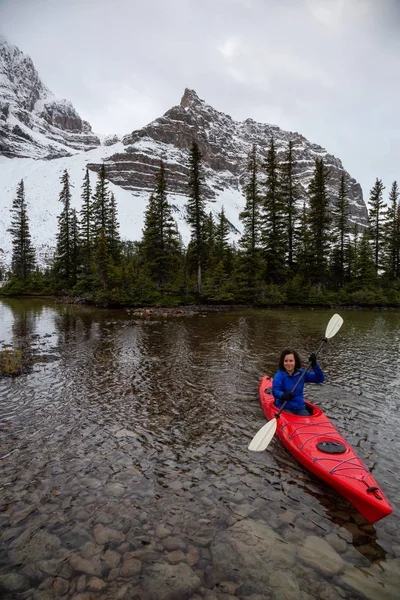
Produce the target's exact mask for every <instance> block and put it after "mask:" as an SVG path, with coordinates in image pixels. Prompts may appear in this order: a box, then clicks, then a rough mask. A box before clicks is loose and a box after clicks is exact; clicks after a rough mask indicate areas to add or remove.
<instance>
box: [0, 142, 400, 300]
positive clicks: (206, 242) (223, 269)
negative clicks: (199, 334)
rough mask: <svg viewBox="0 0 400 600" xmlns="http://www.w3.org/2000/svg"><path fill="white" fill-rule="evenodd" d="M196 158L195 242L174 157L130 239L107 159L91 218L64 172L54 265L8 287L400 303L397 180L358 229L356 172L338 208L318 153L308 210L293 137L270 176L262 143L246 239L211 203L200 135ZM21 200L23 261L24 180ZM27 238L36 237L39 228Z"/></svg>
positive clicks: (85, 200)
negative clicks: (235, 235) (187, 233)
mask: <svg viewBox="0 0 400 600" xmlns="http://www.w3.org/2000/svg"><path fill="white" fill-rule="evenodd" d="M189 167H190V178H189V190H190V197H189V201H188V207H187V208H188V211H187V219H188V222H189V224H190V228H191V238H190V242H189V245H188V248H187V249H184V248H183V246H182V241H181V239H180V236H179V233H178V231H177V227H176V224H175V221H174V219H173V216H172V208H171V206H170V204H169V202H168V199H167V189H166V176H165V167H164V164H163V163H161V164H160V170H159V172H158V173H157V177H156V182H155V188H154V192H153V194H152V195H151V197H150V199H149V203H148V206H147V209H146V214H145V224H144V229H143V237H142V239H141V240H139V241H136V242H130V241H121V239H120V236H119V225H118V220H117V203H116V201H115V198H114V196H113V194H112V193H109V191H108V189H107V181H106V176H105V169H104V166H103V167H102V168H101V170H100V173H99V175H98V182H97V185H96V190H95V194H94V196H92V194H91V189H90V182H89V175H88V172H87V173H86V175H85V179H84V182H83V186H82V196H81V197H82V209H81V211H80V216H81V222H79V220H78V215H77V213H76V211H75V210H74V209H72V207H71V190H70V185H69V177H68V173H67V172H64V174H63V177H62V191H61V193H60V200H61V202H62V205H63V210H62V212H61V214H60V217H59V232H58V237H57V253H56V257H55V264H54V268H52V269H47V270H45V271H43V272H41V271H40V270H39V269H36V270H35V269H34V263H29V261H28V264H29V265H30V266H29V269H30V271H29V274H27V271H26V272H25V277H24V276H23V275H16V274H14V276H13V277H12V279H11V280H10V282H8V283H7V284H6V285H4V286H3V287H2V288H1V292H2V293H3V294H4V295H15V294H26V293H29V294H58V295H60V294H69V295H72V296H79V297H80V299H81V300H86V301H88V302H93V303H95V304H98V305H101V306H121V305H131V306H132V305H135V306H146V305H157V306H176V305H179V304H186V303H193V302H199V301H200V302H207V303H215V304H227V303H229V304H231V303H252V304H256V305H259V306H281V305H284V304H288V305H305V306H307V305H308V306H314V305H318V306H332V305H346V304H347V305H348V304H351V305H356V306H388V305H390V306H395V307H399V306H400V273H399V270H400V258H399V254H400V209H399V201H398V199H399V191H398V186H397V183H396V182H394V183H393V185H392V188H391V191H390V194H389V202H390V204H389V207H388V208H387V210H386V211H385V210H384V206H383V201H382V199H381V195H382V194H381V193H382V190H383V185H382V182H381V181H380V180H377V183H376V185H375V187H374V189H373V190H372V192H371V198H373V200H374V202H373V206H372V209H371V215H372V217H373V219H372V220H371V223H370V227H369V228H368V229H367V230H366V231H361V232H359V231H358V228H357V227H356V226H355V227H354V229H353V230H352V231H351V232H350V231H349V225H348V223H349V200H348V191H347V182H346V180H345V177H344V176H342V177H341V178H340V182H339V184H338V189H337V200H336V202H335V204H334V206H333V207H332V213H330V210H329V205H328V196H327V189H326V184H327V180H328V175H329V173H328V170H327V169H326V168H325V167H324V164H323V161H322V160H317V161H316V165H315V171H314V173H313V177H312V180H311V182H310V186H309V191H308V193H309V208H308V209H307V205H306V202H304V203H303V209H302V210H301V211H299V212H298V211H297V206H298V204H299V199H300V195H299V194H300V192H299V190H298V188H297V183H296V179H295V176H294V174H295V172H296V164H295V161H294V159H293V148H292V145H291V144H289V148H288V152H287V153H286V154H285V155H282V161H281V162H280V161H279V157H278V153H277V152H276V149H275V145H274V141H273V140H271V142H270V145H269V147H268V154H267V158H266V161H265V164H264V168H265V179H264V181H260V177H259V172H258V164H257V157H256V149H255V148H253V149H252V151H251V152H250V155H249V161H248V167H247V174H246V185H245V193H246V202H245V207H244V210H243V211H242V213H241V214H240V220H241V222H242V224H243V235H242V238H241V239H240V242H239V250H237V249H236V247H235V245H234V244H232V242H231V241H230V232H231V229H232V225H231V224H230V222H229V221H228V219H227V218H226V215H225V211H224V209H223V208H222V209H221V211H220V212H219V214H217V215H215V213H214V215H215V216H213V213H211V212H210V213H209V214H208V215H207V214H206V212H205V200H204V197H203V192H202V181H203V174H202V165H201V154H200V151H199V148H198V146H197V145H196V144H195V143H194V144H193V146H192V149H191V151H190V162H189ZM260 189H261V190H262V192H263V193H262V194H261V193H260ZM12 210H13V221H12V227H11V228H10V230H9V231H10V232H11V233H12V235H13V243H14V245H15V247H14V255H15V256H14V261H13V266H14V268H16V267H17V265H18V264H20V263H19V262H18V261H17V260H16V258H18V256H19V255H18V253H17V252H16V250H18V251H19V248H20V247H22V246H20V245H19V244H20V241H21V236H20V235H19V233H20V232H21V231H22V232H26V231H28V234H29V228H27V216H26V206H25V203H24V189H23V182H21V184H20V186H19V188H18V194H17V198H16V200H15V201H14V204H13V209H12ZM21 224H22V225H23V227H22V226H21ZM377 230H378V231H379V236H378V242H377V237H376V232H377ZM25 239H28V241H29V240H30V238H29V235H28V236H26V237H25ZM17 242H18V243H17ZM377 243H378V258H377V254H376V248H377ZM28 256H29V253H28ZM377 265H378V267H379V268H378V270H377ZM2 275H3V276H4V274H2Z"/></svg>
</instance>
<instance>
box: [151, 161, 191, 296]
mask: <svg viewBox="0 0 400 600" xmlns="http://www.w3.org/2000/svg"><path fill="white" fill-rule="evenodd" d="M141 252H142V256H143V258H144V262H145V264H146V269H147V271H148V273H149V276H150V278H151V280H152V281H153V282H154V283H155V284H156V288H157V289H158V290H160V291H163V290H164V288H165V286H166V284H171V283H173V282H174V280H175V279H176V278H177V271H178V268H179V265H180V257H181V249H180V239H179V234H178V231H177V227H176V224H175V221H174V219H173V216H172V208H171V205H170V204H169V202H168V198H167V191H166V180H165V166H164V163H163V161H161V164H160V170H159V172H158V174H157V178H156V186H155V191H154V194H152V195H151V196H150V198H149V202H148V206H147V209H146V212H145V223H144V229H143V238H142V243H141Z"/></svg>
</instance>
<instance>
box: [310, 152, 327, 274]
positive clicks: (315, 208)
mask: <svg viewBox="0 0 400 600" xmlns="http://www.w3.org/2000/svg"><path fill="white" fill-rule="evenodd" d="M328 178H329V169H327V168H326V167H325V165H324V161H323V159H322V158H317V159H316V161H315V170H314V175H313V177H312V179H311V181H310V184H309V186H308V197H309V214H308V223H309V228H310V240H311V246H312V249H313V273H312V281H313V283H316V284H318V285H320V284H325V283H326V279H327V267H328V257H329V251H330V246H331V221H332V219H331V215H330V212H329V197H328V192H327V181H328Z"/></svg>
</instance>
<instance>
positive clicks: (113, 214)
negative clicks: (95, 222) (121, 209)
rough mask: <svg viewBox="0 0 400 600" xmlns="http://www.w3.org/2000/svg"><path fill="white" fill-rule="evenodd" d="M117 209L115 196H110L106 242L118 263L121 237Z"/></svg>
mask: <svg viewBox="0 0 400 600" xmlns="http://www.w3.org/2000/svg"><path fill="white" fill-rule="evenodd" d="M117 215H118V211H117V203H116V200H115V196H114V194H113V193H111V196H110V220H109V228H108V243H109V247H110V253H111V256H112V258H113V260H114V262H115V263H118V262H119V260H120V257H121V237H120V234H119V222H118V218H117Z"/></svg>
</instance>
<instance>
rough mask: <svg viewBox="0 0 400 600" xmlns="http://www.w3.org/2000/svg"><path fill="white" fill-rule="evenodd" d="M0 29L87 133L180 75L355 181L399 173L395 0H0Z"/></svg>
mask: <svg viewBox="0 0 400 600" xmlns="http://www.w3.org/2000/svg"><path fill="white" fill-rule="evenodd" d="M0 30H1V33H3V35H4V36H5V37H6V39H7V40H8V41H9V42H10V43H12V44H14V45H16V46H18V47H19V48H20V49H21V50H22V51H23V52H25V53H26V54H28V55H30V57H31V58H32V60H33V62H34V64H35V67H36V69H37V70H38V72H39V76H40V78H41V79H42V81H43V83H44V84H45V85H47V87H49V88H50V90H51V91H53V92H54V93H55V94H56V95H57V96H59V97H61V98H67V99H68V100H70V101H71V102H72V103H73V105H74V106H75V108H76V110H77V111H78V112H79V114H80V115H81V117H82V118H84V119H86V120H88V121H89V122H90V124H91V125H92V128H93V130H94V131H95V132H96V133H119V134H125V133H128V132H130V131H132V130H134V129H138V128H140V127H142V126H144V125H146V124H147V123H149V122H150V121H152V120H154V119H155V118H157V117H159V116H161V115H162V114H164V112H166V111H167V110H168V109H169V108H171V107H172V106H174V105H176V104H179V102H180V99H181V97H182V95H183V92H184V89H185V87H189V88H192V89H194V90H195V91H196V92H197V94H198V95H199V96H200V98H202V99H203V100H205V101H206V102H207V103H208V104H211V105H212V106H213V107H214V108H216V109H217V110H219V111H221V112H224V113H227V114H229V115H231V117H232V118H233V119H235V120H237V121H242V120H244V119H246V118H248V117H251V118H253V119H254V120H256V121H259V122H262V123H272V124H275V125H278V126H279V127H281V128H282V129H286V130H290V131H298V132H300V133H302V134H303V135H304V136H305V137H307V138H308V139H309V140H310V141H312V142H315V143H317V144H320V145H321V146H323V147H324V148H326V150H327V151H328V152H330V153H332V154H334V155H335V156H337V157H339V158H340V159H341V160H342V162H343V165H344V167H345V168H346V169H347V170H348V171H349V173H350V174H351V175H352V176H353V177H355V178H356V179H357V180H358V181H359V182H360V183H361V185H362V187H363V192H364V199H365V201H368V197H369V191H370V189H371V187H372V185H373V184H374V182H375V179H376V177H379V178H381V179H383V182H384V184H385V186H386V190H385V199H386V197H387V194H388V192H389V188H390V186H391V184H392V182H393V181H394V180H397V181H398V182H400V126H399V107H400V94H399V92H400V77H399V73H400V0H68V1H67V0H0Z"/></svg>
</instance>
